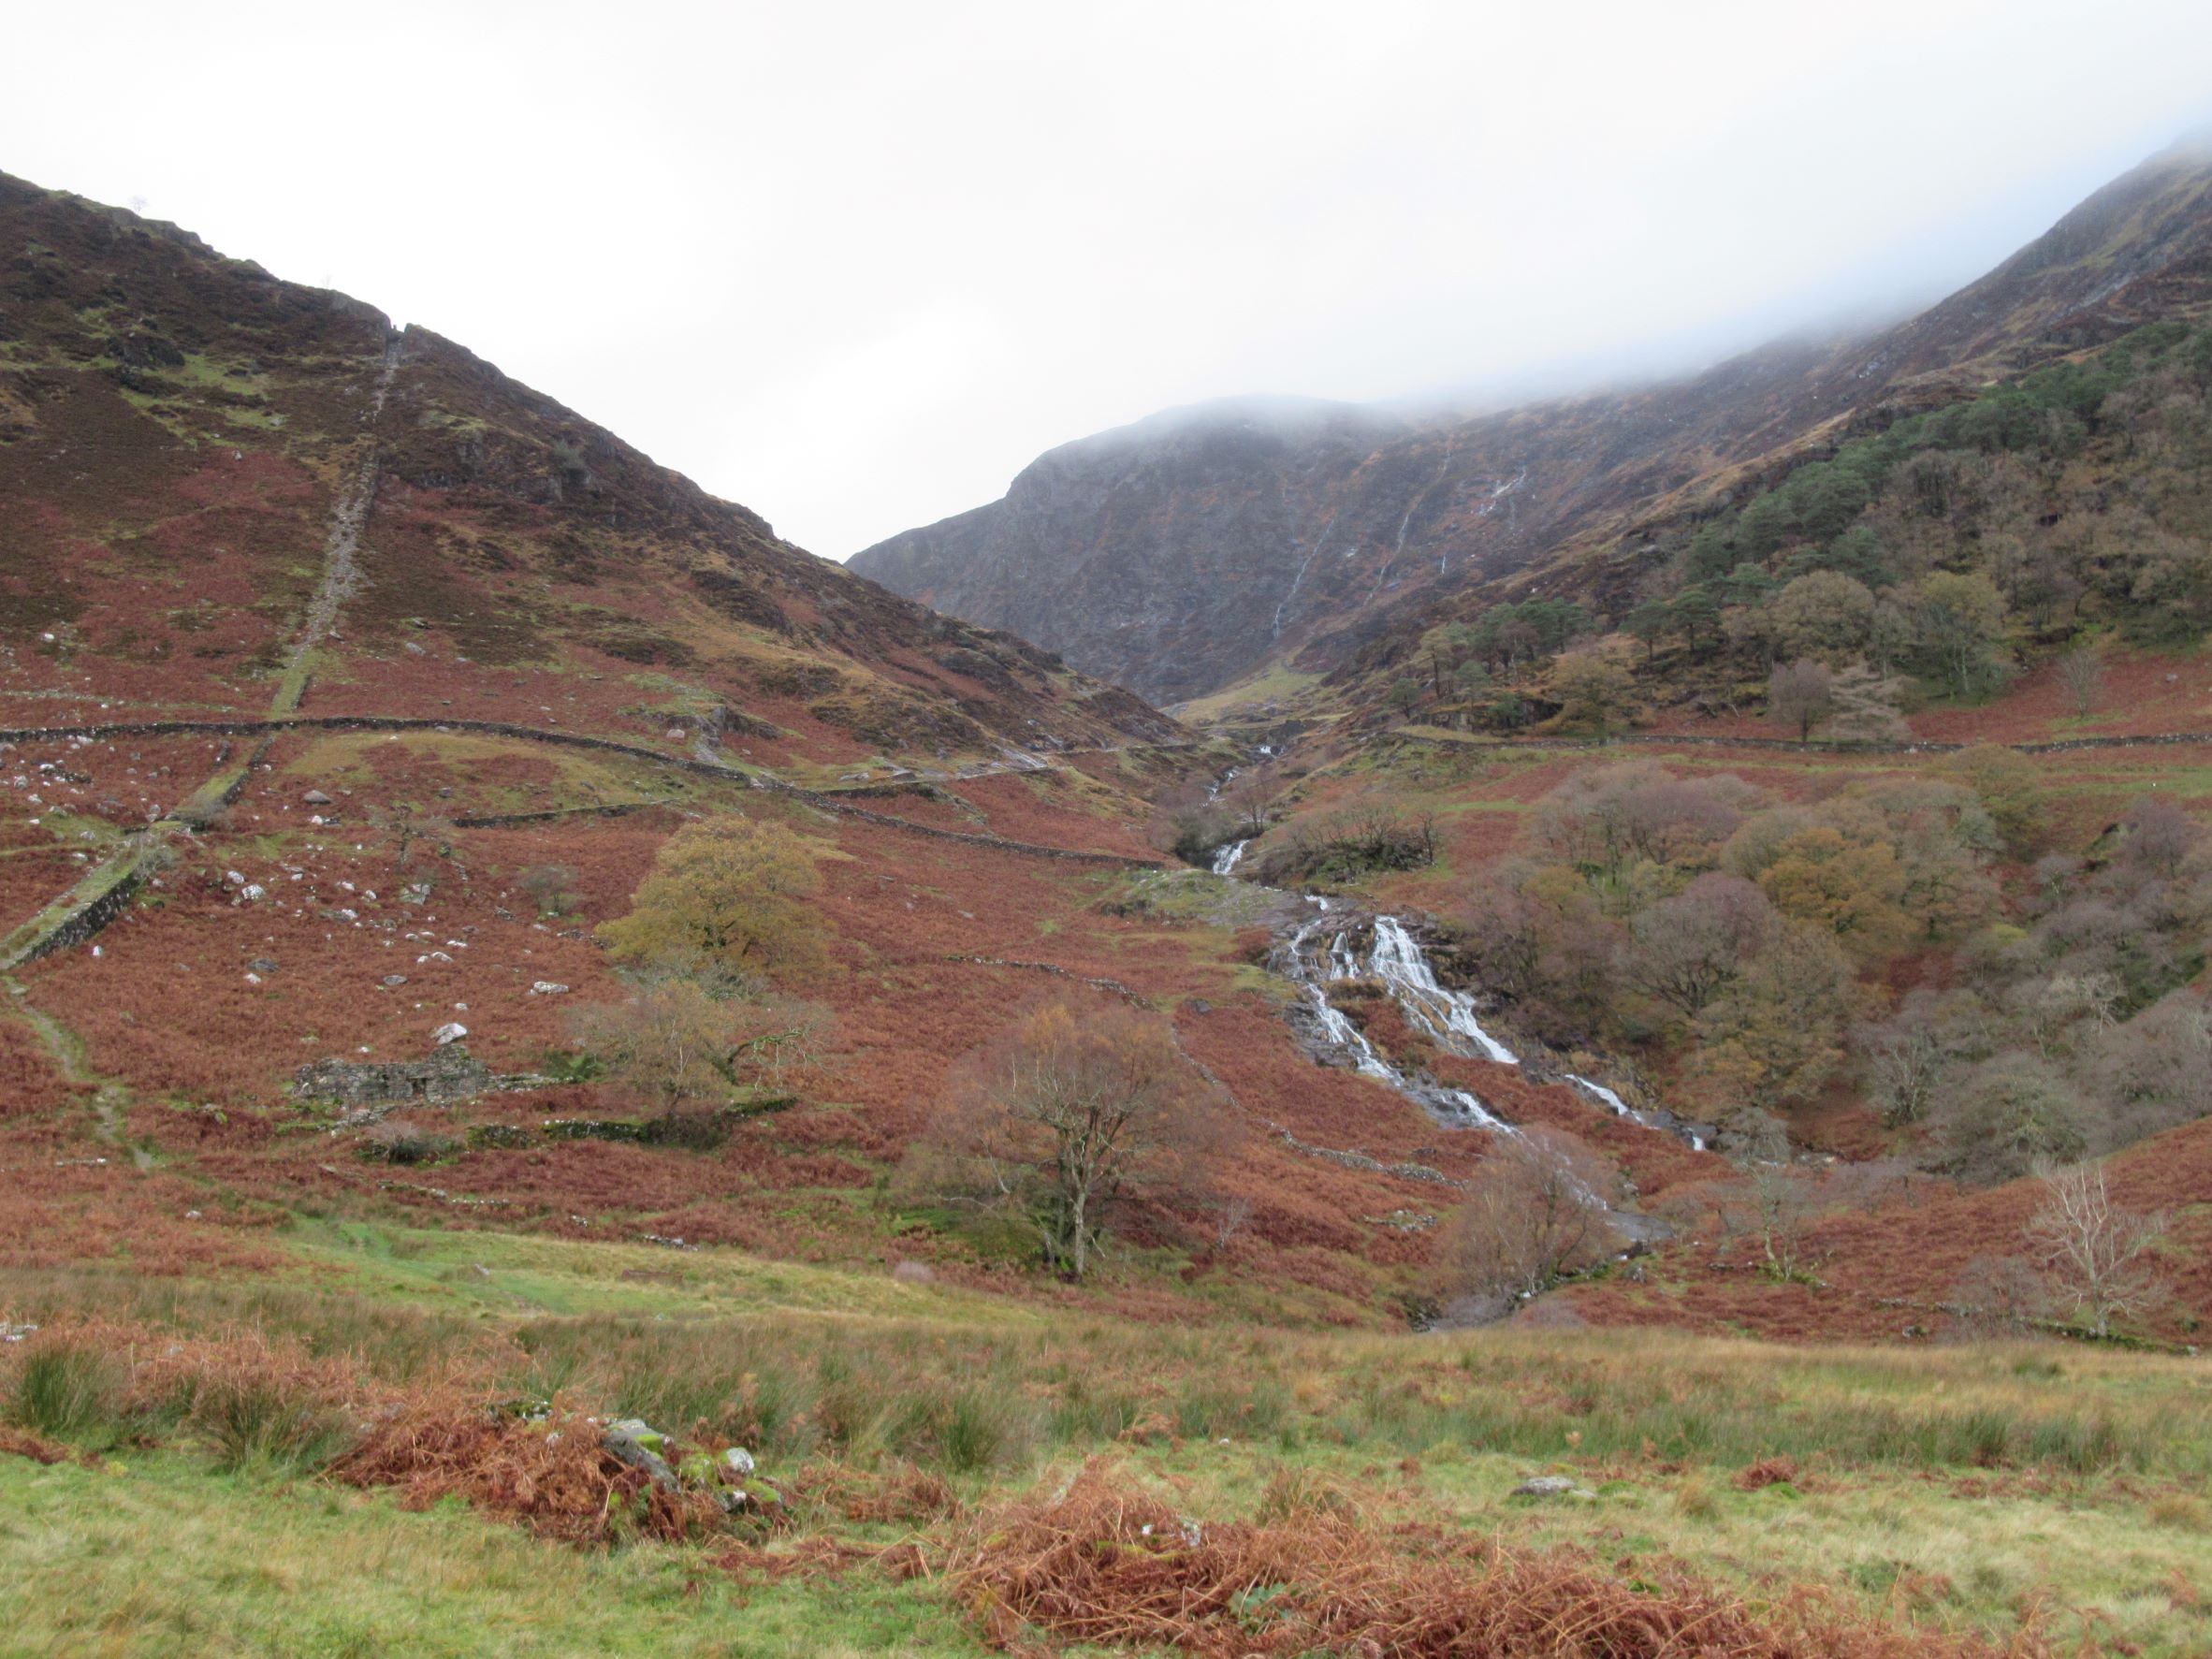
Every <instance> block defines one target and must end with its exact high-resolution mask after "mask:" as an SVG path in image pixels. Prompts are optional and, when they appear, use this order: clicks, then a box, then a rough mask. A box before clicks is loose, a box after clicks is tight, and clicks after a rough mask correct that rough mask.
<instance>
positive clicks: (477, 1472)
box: [329, 1391, 720, 1544]
mask: <svg viewBox="0 0 2212 1659" xmlns="http://www.w3.org/2000/svg"><path fill="white" fill-rule="evenodd" d="M329 1473H330V1475H331V1477H332V1478H334V1479H337V1480H342V1481H344V1482H345V1483H346V1484H347V1485H349V1486H359V1487H380V1486H382V1487H397V1488H398V1489H399V1491H400V1504H401V1506H403V1507H406V1508H409V1509H424V1508H428V1507H429V1506H430V1505H432V1504H434V1503H436V1502H437V1501H438V1500H439V1499H440V1498H443V1497H446V1496H449V1495H450V1496H458V1497H460V1498H463V1499H465V1500H466V1501H467V1502H468V1503H469V1504H470V1505H471V1506H473V1507H474V1508H477V1509H482V1510H484V1511H486V1512H488V1513H489V1514H493V1515H498V1516H501V1517H503V1518H504V1519H506V1520H509V1521H517V1522H519V1523H520V1524H521V1525H524V1526H527V1527H528V1528H529V1529H530V1530H531V1532H533V1533H536V1534H538V1535H540V1536H541V1537H548V1538H559V1539H562V1540H564V1541H566V1542H568V1543H572V1544H608V1543H614V1542H618V1541H619V1540H621V1539H623V1538H627V1537H635V1536H640V1535H644V1536H650V1537H656V1538H664V1539H670V1540H675V1539H680V1538H686V1537H693V1536H696V1535H699V1534H701V1533H704V1532H706V1531H707V1530H709V1529H710V1528H712V1527H713V1526H715V1525H716V1524H717V1523H718V1522H719V1521H720V1512H719V1510H718V1509H717V1508H716V1506H715V1503H714V1500H713V1498H712V1497H711V1496H709V1495H708V1494H706V1493H705V1492H670V1491H668V1490H667V1489H665V1488H663V1487H661V1486H657V1485H655V1484H654V1483H653V1481H652V1480H651V1479H650V1478H649V1477H648V1476H647V1475H646V1474H645V1473H644V1472H643V1471H641V1470H638V1469H633V1468H631V1467H630V1466H628V1465H627V1464H625V1463H622V1462H621V1461H620V1460H619V1459H618V1458H617V1457H616V1456H615V1455H614V1454H613V1453H612V1452H611V1451H609V1450H607V1449H606V1447H605V1445H604V1440H603V1433H602V1429H601V1426H600V1424H598V1423H597V1422H595V1421H593V1420H592V1419H589V1418H586V1417H584V1416H583V1415H581V1414H580V1413H577V1412H575V1411H571V1410H567V1409H565V1408H560V1407H559V1406H556V1408H555V1409H553V1410H552V1411H550V1412H549V1413H547V1414H546V1415H545V1416H543V1417H542V1418H533V1417H531V1416H525V1415H519V1414H516V1413H502V1412H499V1411H495V1410H491V1409H488V1408H487V1407H486V1406H485V1404H483V1403H482V1401H481V1399H471V1398H469V1397H466V1396H465V1395H463V1394H462V1393H460V1392H458V1391H454V1392H451V1393H447V1394H438V1393H430V1394H424V1395H417V1396H415V1397H413V1398H411V1399H409V1400H408V1401H406V1402H405V1403H403V1404H400V1406H399V1407H398V1408H397V1409H395V1410H393V1411H392V1412H391V1413H390V1414H388V1415H386V1417H384V1418H383V1419H381V1420H380V1421H378V1422H377V1423H376V1424H375V1425H374V1426H373V1427H372V1428H371V1430H370V1431H369V1433H367V1434H366V1435H365V1436H364V1437H363V1438H362V1440H361V1442H360V1443H359V1444H358V1445H357V1446H356V1447H355V1448H353V1449H352V1450H350V1451H348V1452H347V1453H346V1454H345V1455H344V1456H342V1457H341V1458H339V1459H338V1460H337V1461H336V1462H335V1463H332V1464H331V1465H330V1470H329Z"/></svg>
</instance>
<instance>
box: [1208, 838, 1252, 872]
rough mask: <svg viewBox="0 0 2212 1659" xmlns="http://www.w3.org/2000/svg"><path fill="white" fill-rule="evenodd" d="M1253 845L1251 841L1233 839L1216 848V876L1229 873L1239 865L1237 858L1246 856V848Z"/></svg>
mask: <svg viewBox="0 0 2212 1659" xmlns="http://www.w3.org/2000/svg"><path fill="white" fill-rule="evenodd" d="M1251 845H1252V843H1251V842H1249V841H1231V842H1230V843H1229V845H1227V846H1226V847H1216V848H1215V850H1214V873H1215V875H1216V876H1226V875H1228V874H1229V873H1230V871H1231V870H1233V869H1235V868H1236V867H1237V860H1238V859H1240V858H1242V857H1244V849H1245V848H1247V847H1249V846H1251Z"/></svg>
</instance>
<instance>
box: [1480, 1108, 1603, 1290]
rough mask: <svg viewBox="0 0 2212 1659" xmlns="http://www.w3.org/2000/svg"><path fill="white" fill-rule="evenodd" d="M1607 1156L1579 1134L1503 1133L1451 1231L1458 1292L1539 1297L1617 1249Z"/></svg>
mask: <svg viewBox="0 0 2212 1659" xmlns="http://www.w3.org/2000/svg"><path fill="white" fill-rule="evenodd" d="M1612 1178H1613V1177H1612V1171H1611V1170H1610V1169H1609V1168H1608V1166H1607V1164H1606V1163H1605V1161H1604V1160H1603V1159H1602V1158H1600V1157H1598V1156H1597V1155H1596V1154H1595V1153H1594V1152H1592V1151H1591V1150H1590V1148H1589V1147H1587V1146H1585V1145H1583V1144H1582V1143H1581V1142H1579V1141H1577V1140H1576V1139H1574V1137H1572V1136H1571V1135H1566V1134H1563V1133H1561V1132H1560V1131H1559V1130H1557V1129H1550V1128H1543V1127H1541V1126H1540V1125H1539V1126H1531V1127H1529V1128H1523V1129H1521V1130H1520V1131H1519V1132H1518V1133H1516V1134H1513V1135H1502V1136H1499V1137H1498V1138H1497V1140H1496V1142H1495V1143H1494V1150H1493V1151H1492V1156H1491V1157H1490V1158H1489V1159H1488V1160H1487V1161H1485V1162H1484V1163H1483V1165H1482V1167H1481V1168H1480V1169H1479V1170H1477V1171H1476V1173H1475V1179H1474V1181H1473V1183H1472V1185H1471V1186H1470V1187H1469V1189H1468V1193H1467V1201H1466V1202H1465V1203H1464V1204H1463V1205H1462V1206H1461V1208H1460V1210H1459V1213H1458V1214H1457V1215H1454V1216H1453V1218H1452V1221H1451V1224H1450V1229H1449V1230H1448V1232H1447V1233H1446V1234H1445V1237H1444V1241H1443V1247H1442V1251H1441V1259H1442V1262H1443V1265H1444V1271H1445V1273H1446V1274H1447V1275H1448V1279H1449V1281H1450V1284H1451V1286H1452V1288H1454V1289H1455V1290H1465V1291H1473V1292H1475V1293H1477V1294H1478V1295H1507V1296H1533V1295H1535V1293H1536V1292H1538V1291H1539V1290H1543V1289H1545V1288H1548V1287H1549V1286H1550V1285H1552V1284H1555V1283H1556V1282H1557V1281H1558V1280H1559V1278H1560V1276H1561V1275H1562V1274H1563V1273H1571V1272H1574V1271H1575V1270H1577V1269H1579V1268H1582V1267H1587V1266H1588V1265H1589V1264H1590V1263H1591V1262H1593V1261H1594V1260H1596V1259H1598V1258H1600V1257H1601V1256H1603V1255H1605V1254H1606V1253H1607V1252H1608V1251H1609V1250H1612V1249H1614V1248H1617V1247H1618V1245H1619V1243H1620V1235H1619V1233H1618V1231H1617V1230H1616V1229H1615V1228H1614V1226H1613V1222H1612V1215H1611V1212H1610V1211H1609V1210H1608V1208H1607V1207H1606V1202H1605V1199H1604V1196H1603V1195H1604V1193H1605V1191H1606V1189H1607V1188H1608V1187H1609V1186H1610V1185H1611V1183H1612Z"/></svg>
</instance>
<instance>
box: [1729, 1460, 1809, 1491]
mask: <svg viewBox="0 0 2212 1659" xmlns="http://www.w3.org/2000/svg"><path fill="white" fill-rule="evenodd" d="M1728 1484H1729V1485H1731V1486H1733V1487H1734V1488H1735V1489H1736V1490H1737V1491H1738V1492H1765V1491H1766V1490H1767V1489H1768V1487H1770V1486H1802V1485H1803V1484H1804V1481H1803V1480H1802V1479H1800V1478H1799V1477H1798V1475H1797V1459H1796V1458H1793V1457H1776V1458H1761V1459H1760V1460H1759V1461H1758V1462H1757V1463H1750V1464H1746V1465H1745V1466H1744V1467H1743V1468H1740V1469H1739V1470H1737V1471H1736V1475H1735V1477H1734V1478H1733V1479H1731V1480H1730V1481H1729V1482H1728Z"/></svg>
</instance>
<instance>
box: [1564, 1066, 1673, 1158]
mask: <svg viewBox="0 0 2212 1659" xmlns="http://www.w3.org/2000/svg"><path fill="white" fill-rule="evenodd" d="M1561 1075H1562V1076H1564V1078H1565V1079H1566V1080H1567V1082H1569V1083H1571V1084H1574V1085H1575V1086H1576V1087H1577V1088H1579V1089H1580V1090H1581V1091H1582V1092H1583V1093H1584V1094H1586V1095H1588V1096H1589V1097H1590V1098H1591V1099H1594V1100H1595V1101H1596V1102H1597V1103H1598V1104H1599V1105H1600V1106H1603V1107H1604V1108H1605V1109H1606V1110H1607V1111H1608V1112H1610V1113H1613V1115H1614V1116H1616V1117H1624V1118H1626V1119H1627V1120H1628V1121H1629V1122H1630V1123H1632V1124H1635V1125H1637V1127H1638V1128H1647V1129H1657V1130H1658V1131H1659V1132H1660V1133H1661V1134H1672V1135H1679V1136H1680V1137H1681V1139H1682V1140H1684V1141H1686V1142H1689V1146H1690V1150H1691V1151H1692V1152H1703V1151H1704V1150H1705V1137H1704V1136H1703V1135H1700V1134H1699V1133H1698V1132H1697V1131H1696V1130H1695V1129H1694V1128H1690V1126H1689V1125H1687V1124H1682V1123H1678V1122H1676V1121H1674V1120H1673V1118H1672V1117H1671V1116H1666V1117H1654V1116H1652V1113H1649V1112H1638V1111H1637V1109H1636V1108H1635V1107H1633V1106H1631V1105H1630V1104H1629V1103H1628V1102H1627V1101H1626V1100H1623V1099H1622V1098H1621V1097H1620V1096H1619V1095H1617V1094H1615V1093H1614V1092H1613V1091H1612V1090H1611V1089H1609V1088H1608V1087H1606V1085H1605V1084H1602V1083H1593V1082H1591V1081H1590V1079H1589V1078H1587V1077H1578V1076H1576V1075H1575V1074H1574V1073H1573V1072H1572V1071H1566V1072H1563V1073H1561Z"/></svg>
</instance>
